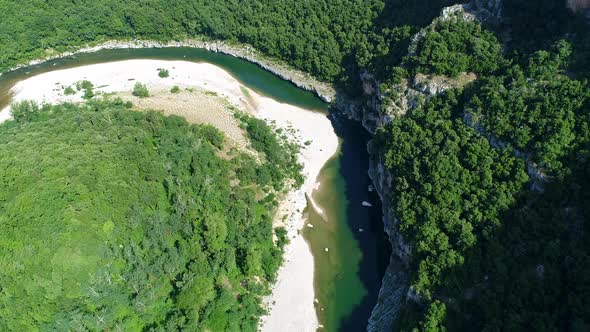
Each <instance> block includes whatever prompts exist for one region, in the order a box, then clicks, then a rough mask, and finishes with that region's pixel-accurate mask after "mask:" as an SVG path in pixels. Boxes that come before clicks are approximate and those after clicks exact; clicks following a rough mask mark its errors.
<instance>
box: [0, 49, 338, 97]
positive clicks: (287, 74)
mask: <svg viewBox="0 0 590 332" xmlns="http://www.w3.org/2000/svg"><path fill="white" fill-rule="evenodd" d="M165 47H192V48H201V49H205V50H207V51H211V52H216V53H222V54H227V55H231V56H233V57H236V58H240V59H244V60H246V61H248V62H251V63H254V64H256V65H258V66H260V67H261V68H263V69H265V70H267V71H269V72H271V73H273V74H275V75H277V76H279V77H280V78H282V79H284V80H286V81H289V82H291V83H293V84H294V85H296V86H297V87H299V88H301V89H303V90H306V91H310V92H313V93H314V94H315V95H317V96H318V97H319V98H320V99H322V100H323V101H325V102H328V103H329V102H332V101H334V100H335V97H336V90H335V89H334V86H333V85H332V84H331V83H327V82H321V81H319V80H317V79H315V78H314V77H312V76H311V75H309V74H307V73H305V72H303V71H300V70H297V69H294V68H292V67H291V66H289V65H288V64H286V63H284V62H282V61H280V60H277V59H272V58H270V57H268V56H266V55H264V54H262V53H261V52H259V51H258V50H256V49H254V48H253V47H251V46H249V45H245V44H240V43H229V42H224V41H217V40H206V39H184V40H181V41H167V42H163V41H155V40H120V41H117V40H113V41H107V42H102V43H95V44H88V45H87V46H85V47H82V48H80V49H78V50H74V51H70V52H63V53H55V54H51V55H48V56H46V57H43V58H41V59H37V60H32V61H29V62H27V63H25V64H22V65H18V66H16V67H13V68H11V69H10V70H8V71H7V72H10V71H14V70H17V69H20V68H24V67H28V66H32V65H38V64H41V63H44V62H48V61H51V60H54V59H59V58H64V57H71V56H75V55H76V54H84V53H94V52H97V51H100V50H114V49H134V48H165ZM0 75H1V74H0Z"/></svg>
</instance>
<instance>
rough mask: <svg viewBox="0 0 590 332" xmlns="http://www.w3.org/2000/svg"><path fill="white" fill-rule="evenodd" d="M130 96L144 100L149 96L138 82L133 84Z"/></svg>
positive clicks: (145, 87)
mask: <svg viewBox="0 0 590 332" xmlns="http://www.w3.org/2000/svg"><path fill="white" fill-rule="evenodd" d="M132 94H133V95H134V96H136V97H139V98H146V97H149V96H150V92H149V91H148V89H147V86H146V85H145V84H141V83H139V82H137V83H135V86H134V87H133V93H132Z"/></svg>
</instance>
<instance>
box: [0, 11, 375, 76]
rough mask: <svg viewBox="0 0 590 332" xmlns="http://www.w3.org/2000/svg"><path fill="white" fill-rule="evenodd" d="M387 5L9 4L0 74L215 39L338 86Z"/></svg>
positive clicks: (0, 34) (0, 26) (0, 28)
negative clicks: (122, 47)
mask: <svg viewBox="0 0 590 332" xmlns="http://www.w3.org/2000/svg"><path fill="white" fill-rule="evenodd" d="M382 6H383V3H382V1H380V0H370V1H366V0H330V1H327V0H318V1H299V0H288V1H264V2H260V1H257V0H247V1H238V0H227V1H203V0H199V1H172V2H171V1H169V0H142V1H137V0H134V1H122V0H104V1H74V0H54V1H51V2H47V1H45V0H25V1H14V0H1V1H0V11H1V12H2V13H3V16H2V20H0V45H2V53H0V72H2V71H5V70H7V69H8V68H10V67H12V66H14V65H16V64H19V63H22V62H24V61H27V60H31V59H33V58H38V57H42V56H43V55H45V54H47V52H45V50H50V51H51V50H53V51H59V52H61V51H65V50H70V49H73V48H79V47H80V46H82V45H84V44H86V43H89V42H99V41H104V40H110V39H129V38H143V39H157V40H170V39H181V38H187V37H194V36H208V37H211V38H216V39H225V40H230V41H239V42H244V43H248V44H251V45H253V46H254V47H256V48H257V49H259V50H261V51H262V52H264V53H266V54H268V55H270V56H273V57H277V58H281V59H283V60H286V61H288V62H289V63H291V64H292V65H294V66H295V67H297V68H299V69H302V70H305V71H307V72H310V73H312V74H314V75H316V76H317V77H319V78H321V79H328V80H331V79H334V78H336V77H338V76H340V75H341V73H342V62H343V61H344V59H345V57H347V56H349V55H350V54H351V53H352V52H353V50H354V48H355V47H356V45H357V44H358V42H359V41H361V40H364V39H365V35H366V33H367V31H368V29H369V27H370V26H371V24H372V20H373V18H374V17H375V16H376V15H377V13H378V12H379V11H380V10H381V9H382Z"/></svg>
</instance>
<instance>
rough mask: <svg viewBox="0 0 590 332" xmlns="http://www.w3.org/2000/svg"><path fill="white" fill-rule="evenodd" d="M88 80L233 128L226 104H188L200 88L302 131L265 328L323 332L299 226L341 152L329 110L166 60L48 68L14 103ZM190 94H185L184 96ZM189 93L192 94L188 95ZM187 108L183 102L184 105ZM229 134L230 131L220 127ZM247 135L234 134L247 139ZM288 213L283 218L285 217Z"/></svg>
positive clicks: (101, 88) (4, 115) (57, 96)
mask: <svg viewBox="0 0 590 332" xmlns="http://www.w3.org/2000/svg"><path fill="white" fill-rule="evenodd" d="M160 68H162V69H167V70H168V71H169V72H170V76H169V77H166V78H160V77H159V76H158V69H160ZM82 80H88V81H91V82H92V83H93V84H94V86H95V89H94V91H95V93H114V94H117V95H119V96H122V97H124V98H126V99H131V98H134V97H132V96H130V92H131V91H132V90H133V86H134V85H135V84H136V82H141V83H143V84H146V85H147V87H148V89H149V90H150V91H154V92H156V91H159V92H158V93H154V97H150V98H153V100H152V101H150V98H147V99H144V100H142V101H140V100H134V104H136V105H138V106H139V107H142V104H141V103H145V105H143V107H146V108H147V107H153V108H156V109H157V108H164V107H165V106H166V105H173V106H174V108H175V110H174V112H171V113H170V114H178V115H181V116H185V117H187V118H189V117H190V118H191V119H193V121H195V122H201V121H202V122H206V123H210V124H212V125H215V126H217V127H219V126H222V127H223V126H230V127H231V119H230V118H229V117H228V115H227V114H223V113H222V112H223V110H222V109H215V110H213V111H210V112H207V114H197V113H195V112H198V111H199V110H198V108H195V107H193V108H191V107H188V106H187V107H182V103H184V104H186V105H189V104H192V101H193V100H192V99H190V98H193V97H191V96H189V95H187V93H185V92H184V91H189V92H190V91H191V89H199V90H200V91H209V92H213V93H215V94H216V95H217V96H219V97H222V98H225V99H226V100H227V101H228V102H229V103H231V104H233V105H234V106H237V107H239V108H241V109H243V110H246V111H248V112H249V113H251V114H252V115H253V116H256V117H258V118H260V119H264V120H267V121H270V122H273V123H274V124H275V125H276V126H277V127H280V128H284V129H285V130H290V131H292V132H294V134H293V136H294V139H296V140H297V141H298V142H299V143H301V145H302V146H303V145H304V144H303V143H304V142H311V144H309V145H307V146H305V147H304V148H303V149H302V150H301V153H300V155H299V158H300V161H301V163H302V164H303V166H304V170H303V173H304V175H305V183H304V185H303V186H302V188H300V189H299V190H296V191H292V192H290V193H289V194H288V195H287V197H285V199H284V200H283V201H282V202H281V204H280V206H279V210H278V213H277V217H276V225H283V226H285V227H286V229H287V230H288V234H289V238H290V239H291V242H290V244H289V245H288V246H287V247H286V249H285V255H284V258H285V262H284V264H283V266H282V268H281V269H280V271H279V276H278V281H277V283H276V284H275V285H274V287H273V293H272V295H271V296H270V297H269V298H267V299H265V303H266V304H267V305H268V308H269V314H268V315H267V316H265V317H263V318H262V320H261V324H260V330H261V331H315V330H316V329H317V327H318V321H317V316H316V312H315V308H314V288H313V273H314V272H313V269H314V262H313V256H312V254H311V251H310V250H309V246H308V244H307V243H306V241H305V240H304V239H303V237H302V236H301V235H300V234H299V230H300V229H301V228H302V227H303V226H304V219H303V215H302V212H303V210H304V209H305V207H306V204H307V203H306V198H305V195H306V194H311V192H312V191H313V189H314V187H315V186H316V178H317V176H318V174H319V172H320V170H321V168H322V167H323V166H324V164H325V163H326V162H327V161H328V160H329V159H330V157H332V156H333V155H334V153H335V152H336V151H337V149H338V138H337V136H336V134H335V133H334V129H333V128H332V125H331V123H330V121H329V119H328V118H327V117H326V115H325V114H321V113H317V112H313V111H310V110H305V109H302V108H298V107H295V106H292V105H288V104H282V103H279V102H277V101H275V100H273V99H270V98H267V97H264V96H260V95H258V94H256V93H255V92H254V91H252V90H249V89H248V88H246V87H244V86H243V85H241V84H240V82H239V81H237V80H236V79H235V78H234V77H232V76H231V75H230V74H229V73H227V72H226V71H224V70H223V69H221V68H219V67H216V66H214V65H211V64H207V63H193V62H187V61H162V60H128V61H119V62H111V63H104V64H96V65H89V66H82V67H78V68H72V69H66V70H59V71H53V72H48V73H45V74H41V75H38V76H34V77H31V78H29V79H26V80H24V81H21V82H19V83H17V84H16V85H15V86H14V88H13V93H14V98H13V101H20V100H35V101H37V102H39V103H43V102H45V103H59V102H65V101H69V102H80V101H82V98H81V97H82V93H83V92H77V93H76V94H75V95H65V94H64V89H65V87H68V86H74V85H75V84H76V82H79V81H82ZM173 86H179V87H180V88H181V89H183V93H181V94H178V95H172V94H166V91H168V90H170V88H171V87H173ZM182 98H184V99H182ZM187 98H188V99H187ZM179 105H180V106H179ZM9 112H10V108H9V107H7V108H5V109H4V110H2V111H1V112H0V122H2V121H4V120H6V119H8V118H9V117H10V113H9ZM220 129H223V130H224V131H226V129H227V128H225V129H224V128H220ZM239 135H240V134H239V133H237V132H236V133H233V134H228V136H229V137H230V139H234V140H235V141H236V142H238V143H239V141H240V137H239ZM284 216H287V218H286V219H285V220H284V221H283V219H284V218H283V217H284Z"/></svg>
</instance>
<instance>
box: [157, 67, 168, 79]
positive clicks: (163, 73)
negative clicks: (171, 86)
mask: <svg viewBox="0 0 590 332" xmlns="http://www.w3.org/2000/svg"><path fill="white" fill-rule="evenodd" d="M158 70H159V72H158V76H160V77H161V78H165V77H168V76H170V72H169V71H168V69H158Z"/></svg>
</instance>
